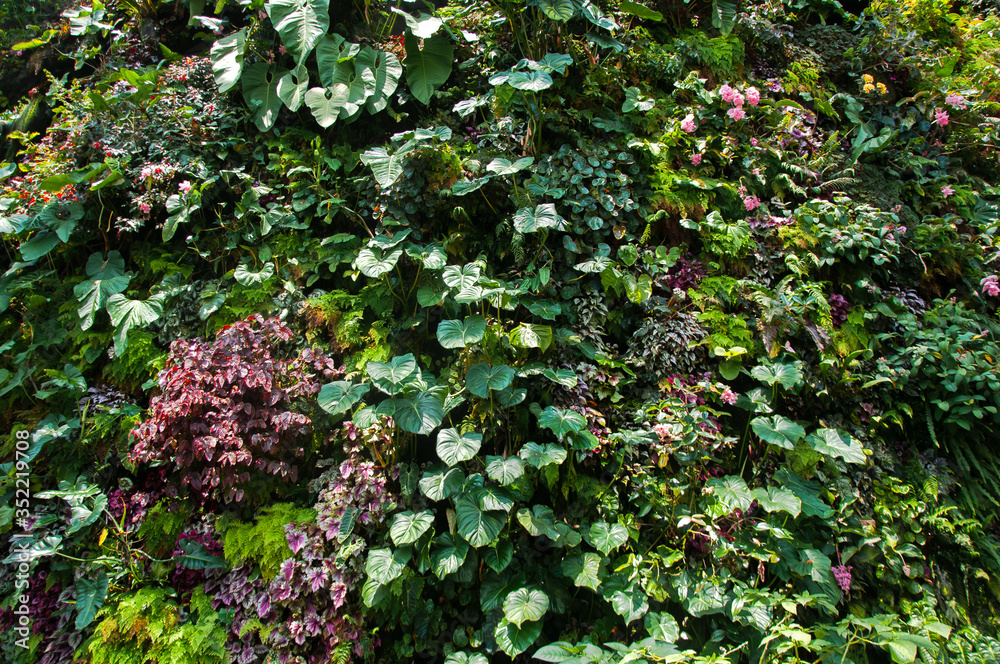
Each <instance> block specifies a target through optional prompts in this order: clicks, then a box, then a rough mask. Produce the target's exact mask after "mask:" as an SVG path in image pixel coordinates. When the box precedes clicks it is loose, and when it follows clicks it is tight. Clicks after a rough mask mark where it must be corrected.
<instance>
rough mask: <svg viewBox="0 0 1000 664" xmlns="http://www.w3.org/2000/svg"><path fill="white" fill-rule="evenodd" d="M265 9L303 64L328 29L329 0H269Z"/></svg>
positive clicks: (279, 33)
mask: <svg viewBox="0 0 1000 664" xmlns="http://www.w3.org/2000/svg"><path fill="white" fill-rule="evenodd" d="M265 9H266V10H267V15H268V17H269V18H270V19H271V23H272V24H273V25H274V29H275V30H277V31H278V35H279V36H280V37H281V43H282V45H284V47H285V48H286V49H288V50H289V51H290V52H291V53H292V55H294V56H296V58H297V62H296V64H302V62H303V60H305V58H306V56H307V55H308V54H309V53H311V52H312V50H313V48H315V47H316V44H318V43H319V40H320V38H321V37H322V36H323V35H325V34H326V33H327V31H328V30H329V29H330V2H329V0H268V2H267V4H266V5H265Z"/></svg>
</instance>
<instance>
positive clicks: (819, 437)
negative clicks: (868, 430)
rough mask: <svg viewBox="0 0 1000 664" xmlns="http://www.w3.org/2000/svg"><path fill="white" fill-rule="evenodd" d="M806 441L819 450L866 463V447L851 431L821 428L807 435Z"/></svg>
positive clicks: (855, 461) (850, 460) (833, 455)
mask: <svg viewBox="0 0 1000 664" xmlns="http://www.w3.org/2000/svg"><path fill="white" fill-rule="evenodd" d="M806 442H807V443H809V446H810V447H812V448H813V449H814V450H816V451H817V452H820V453H821V454H826V455H829V456H832V457H840V458H842V459H843V460H844V461H846V462H848V463H865V461H867V457H865V448H864V447H862V446H861V443H860V442H859V441H858V440H857V439H856V438H854V437H853V436H851V434H849V433H845V432H843V431H838V430H836V429H819V430H818V431H816V432H815V433H811V434H809V435H808V436H806Z"/></svg>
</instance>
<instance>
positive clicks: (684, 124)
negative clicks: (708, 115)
mask: <svg viewBox="0 0 1000 664" xmlns="http://www.w3.org/2000/svg"><path fill="white" fill-rule="evenodd" d="M694 127H695V125H694V114H693V113H688V114H687V115H686V116H684V119H683V120H681V129H682V130H684V131H686V132H687V133H689V134H693V133H694Z"/></svg>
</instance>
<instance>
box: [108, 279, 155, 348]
mask: <svg viewBox="0 0 1000 664" xmlns="http://www.w3.org/2000/svg"><path fill="white" fill-rule="evenodd" d="M107 308H108V314H110V315H111V322H112V323H113V324H114V326H115V352H116V353H118V354H119V355H121V354H122V353H123V352H125V348H127V347H128V341H127V337H128V332H129V330H131V329H132V328H133V327H141V326H145V325H149V324H151V323H154V322H156V321H157V320H159V318H160V316H161V315H162V314H163V295H162V294H160V293H158V294H156V295H154V296H152V297H150V298H149V299H148V300H130V299H128V298H127V297H125V296H124V295H122V294H120V293H117V294H115V295H112V296H111V297H109V298H108V307H107Z"/></svg>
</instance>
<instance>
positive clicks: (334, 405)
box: [316, 380, 370, 415]
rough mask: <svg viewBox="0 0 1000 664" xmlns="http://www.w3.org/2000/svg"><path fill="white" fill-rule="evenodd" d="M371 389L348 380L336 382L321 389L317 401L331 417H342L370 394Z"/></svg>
mask: <svg viewBox="0 0 1000 664" xmlns="http://www.w3.org/2000/svg"><path fill="white" fill-rule="evenodd" d="M369 389H370V387H369V386H368V385H365V384H363V383H362V384H357V385H356V384H354V383H351V382H348V381H346V380H336V381H333V382H332V383H327V384H326V385H324V386H323V387H321V388H320V390H319V394H318V395H317V396H316V400H317V401H318V402H319V407H320V408H322V409H323V410H325V411H326V412H328V413H330V414H331V415H340V414H341V413H345V412H347V411H348V410H350V409H351V408H353V407H354V404H356V403H358V402H359V401H360V400H361V398H362V397H363V396H365V395H366V394H368V390H369Z"/></svg>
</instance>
